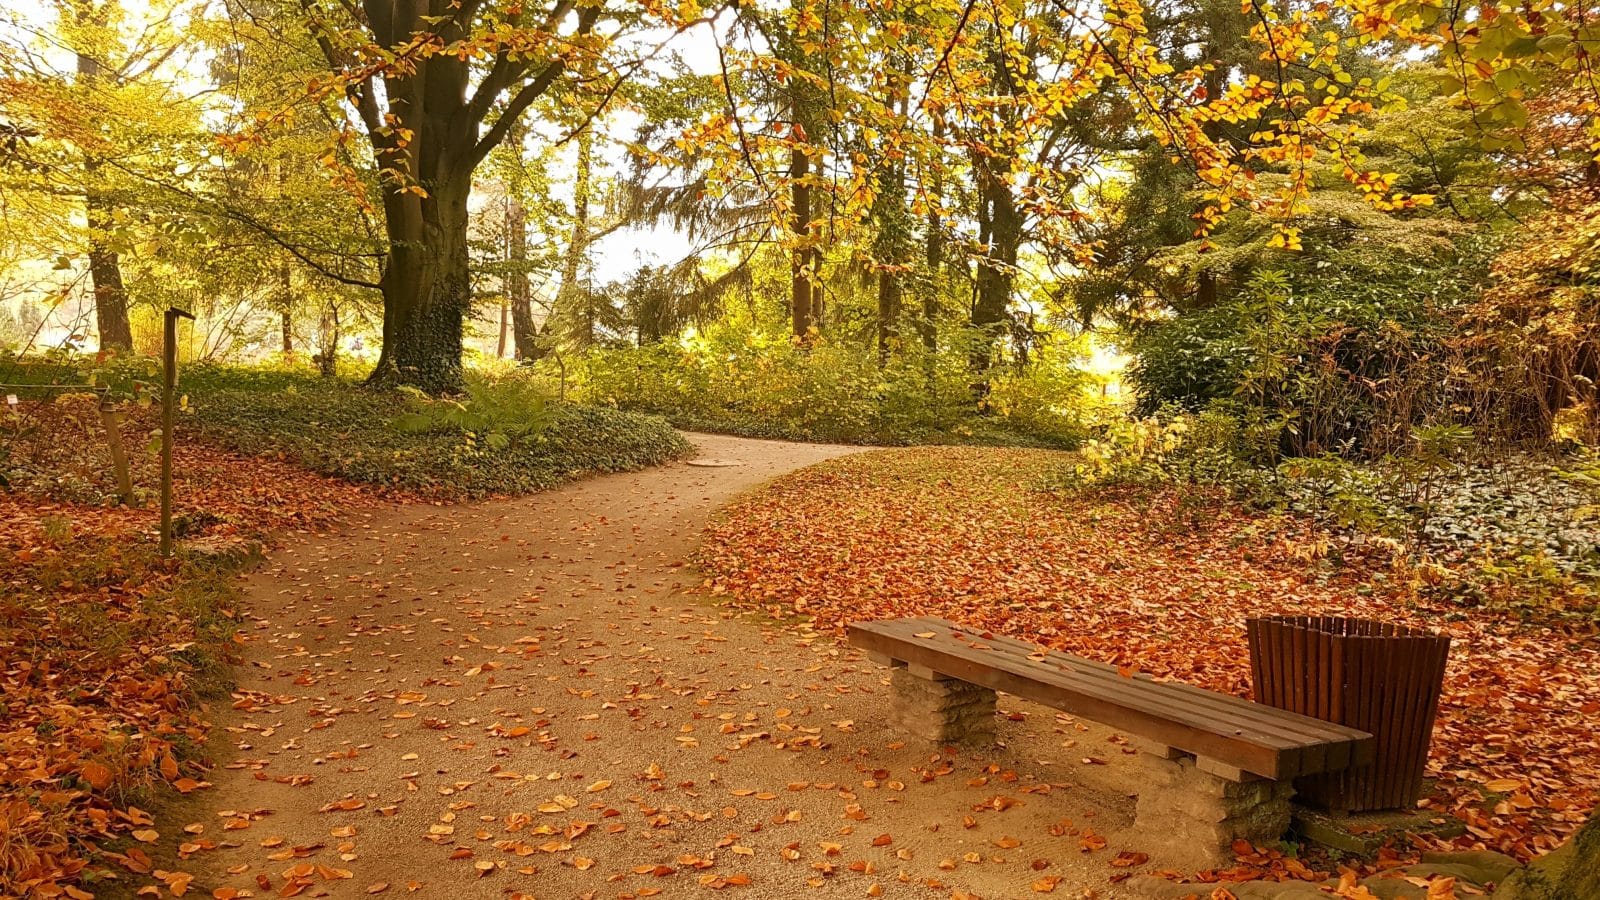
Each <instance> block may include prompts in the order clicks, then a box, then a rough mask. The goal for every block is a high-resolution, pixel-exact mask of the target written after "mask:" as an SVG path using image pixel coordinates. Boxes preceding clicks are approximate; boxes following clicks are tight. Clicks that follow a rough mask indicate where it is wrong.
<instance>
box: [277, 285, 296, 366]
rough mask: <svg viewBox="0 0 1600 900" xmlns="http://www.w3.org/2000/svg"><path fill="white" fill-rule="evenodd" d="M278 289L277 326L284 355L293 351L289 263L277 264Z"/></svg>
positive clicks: (292, 286) (292, 300)
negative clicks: (280, 294) (279, 292)
mask: <svg viewBox="0 0 1600 900" xmlns="http://www.w3.org/2000/svg"><path fill="white" fill-rule="evenodd" d="M278 289H279V290H280V291H281V292H282V294H283V296H282V297H280V298H279V300H278V302H279V303H280V304H281V305H280V306H279V307H278V328H279V331H280V332H281V336H282V338H283V355H284V356H285V357H287V356H289V355H290V354H292V353H294V318H293V317H292V316H291V315H290V310H292V309H293V303H294V285H293V282H292V277H291V273H290V271H289V264H288V263H287V262H282V263H279V264H278Z"/></svg>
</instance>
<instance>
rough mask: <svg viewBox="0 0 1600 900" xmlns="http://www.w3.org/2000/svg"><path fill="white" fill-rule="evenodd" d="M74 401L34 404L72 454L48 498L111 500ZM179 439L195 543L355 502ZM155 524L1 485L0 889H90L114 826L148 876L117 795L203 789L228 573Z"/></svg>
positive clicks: (123, 799)
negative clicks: (197, 678) (173, 556)
mask: <svg viewBox="0 0 1600 900" xmlns="http://www.w3.org/2000/svg"><path fill="white" fill-rule="evenodd" d="M74 402H75V401H73V400H70V399H69V400H68V401H66V402H63V403H61V404H52V405H51V406H50V407H48V408H45V407H40V408H38V409H34V410H31V411H30V413H31V415H32V416H33V419H32V420H31V421H30V422H29V423H28V424H29V425H30V426H31V427H36V428H37V429H38V431H37V434H39V435H42V436H43V438H41V440H45V439H47V440H48V442H49V456H41V457H40V458H41V459H45V460H47V461H48V460H49V459H66V458H70V459H74V460H77V461H79V462H80V463H81V465H80V466H78V470H79V471H77V472H73V473H72V477H73V478H74V479H75V481H76V482H78V484H77V488H76V489H75V490H73V491H71V492H52V493H53V494H54V495H55V496H56V497H60V496H61V495H62V494H70V495H71V496H72V497H73V498H75V499H77V498H82V497H84V496H86V495H87V496H93V495H94V492H95V490H96V489H99V490H101V491H102V493H105V494H109V493H111V491H110V490H109V488H108V486H107V485H104V484H100V483H98V482H96V483H93V484H87V485H86V484H85V483H84V476H83V475H82V474H80V473H81V472H88V473H90V477H96V476H99V475H102V474H103V476H104V479H105V480H107V481H109V480H110V476H109V474H108V473H107V472H106V470H107V468H108V467H106V466H104V465H102V464H101V460H100V458H101V456H102V454H103V453H104V448H103V442H102V438H101V437H100V435H98V434H95V433H94V432H93V430H92V429H89V428H85V427H83V424H82V423H84V422H86V421H95V420H94V419H91V418H90V417H88V416H83V415H80V414H81V413H82V412H83V410H76V409H75V408H74V406H73V404H74ZM81 402H84V403H92V402H93V401H92V400H91V399H89V398H83V400H82V401H81ZM150 424H151V418H150V416H148V415H145V416H142V417H140V418H138V419H137V420H136V421H134V422H133V423H130V424H128V425H127V426H126V427H125V429H124V436H125V442H126V444H127V446H128V448H129V452H130V455H131V456H132V457H133V462H134V468H135V483H136V485H137V486H138V487H139V488H141V489H143V490H144V491H147V492H149V494H150V495H151V496H153V494H154V486H155V485H156V484H157V472H156V461H155V459H154V458H153V457H151V456H150V455H149V454H148V453H147V452H145V449H144V448H145V447H146V445H147V443H148V437H149V431H150ZM179 447H180V449H179V452H178V453H177V455H176V460H177V465H176V469H177V478H176V491H177V496H178V498H179V501H178V504H177V505H178V510H179V512H180V513H181V514H183V515H184V516H185V517H186V518H187V519H189V520H190V521H191V522H192V523H194V525H193V527H194V528H196V529H197V530H198V531H199V536H201V537H206V538H218V539H223V540H226V539H228V538H234V537H238V538H245V537H252V538H253V537H258V536H262V535H265V534H267V533H269V532H272V531H277V530H281V529H307V528H316V527H319V526H322V525H324V524H326V523H328V522H329V521H330V520H331V519H332V518H333V517H334V516H335V515H336V514H338V513H340V512H342V511H345V510H348V509H350V508H351V507H353V506H355V505H357V504H361V503H363V502H365V496H366V495H365V494H364V493H363V492H362V491H361V490H359V489H357V488H353V487H350V486H347V485H342V484H339V483H337V482H332V481H329V480H327V479H323V478H318V477H315V476H311V475H308V474H306V473H305V472H303V471H301V470H298V469H295V468H294V467H292V466H289V465H286V464H282V463H276V462H272V461H266V460H260V459H247V458H243V457H239V456H235V455H231V454H227V453H223V452H220V451H217V450H214V449H211V448H208V447H205V446H201V445H196V444H192V443H185V442H182V441H181V438H180V445H179ZM42 471H46V472H48V471H52V470H51V469H48V468H47V469H44V470H42ZM61 471H65V470H64V469H63V470H61ZM156 522H157V510H156V508H155V503H154V502H153V501H152V502H149V503H146V504H145V506H144V507H143V508H127V507H120V506H107V505H93V504H87V503H82V502H72V501H71V500H64V499H46V498H44V497H41V496H40V495H37V494H28V493H23V492H21V491H0V647H4V648H5V654H4V657H3V658H0V896H18V895H21V896H30V895H31V896H39V897H54V896H70V897H75V898H84V897H90V896H92V895H93V892H92V889H91V890H86V889H85V887H90V888H92V878H89V876H91V875H92V874H93V872H92V869H93V868H94V867H95V864H94V863H93V862H92V860H91V859H90V853H91V850H90V847H91V846H92V845H93V844H94V843H98V842H100V841H103V840H106V839H109V838H114V837H128V838H131V839H132V840H133V841H135V842H136V843H135V845H134V846H135V849H132V850H129V851H128V852H126V853H125V854H118V855H116V856H114V857H113V858H114V859H116V860H118V861H120V862H121V864H122V866H123V867H124V868H128V869H131V870H133V871H135V872H139V871H141V870H143V872H148V871H150V859H149V857H148V856H147V855H145V854H144V853H142V852H141V851H139V850H138V849H136V847H137V842H143V841H146V839H147V838H148V839H149V840H154V836H155V831H154V830H153V829H152V825H153V824H154V823H153V821H152V819H151V817H150V815H149V814H148V813H146V812H144V811H142V810H140V809H138V808H136V807H134V806H132V805H130V804H128V803H127V797H128V790H129V789H130V788H133V787H137V786H140V785H143V784H149V783H151V782H155V781H158V780H159V781H164V782H166V783H168V784H170V785H172V786H173V787H174V788H175V789H176V790H178V791H179V792H182V793H188V792H190V791H193V790H197V789H201V788H204V787H206V784H205V782H204V780H203V772H202V771H201V770H200V769H198V768H197V767H195V766H194V765H193V764H192V763H190V762H189V761H188V760H186V759H185V753H184V748H186V747H190V746H194V745H199V744H201V743H203V742H204V741H205V737H206V731H205V723H204V722H203V721H202V720H201V716H200V710H199V706H198V704H197V702H196V699H195V696H194V691H193V689H194V684H193V681H194V673H195V670H196V669H197V667H199V666H201V665H203V664H205V662H206V661H207V660H209V661H211V662H215V661H216V657H217V656H218V655H219V654H220V653H221V652H222V651H223V649H224V647H225V643H224V642H225V641H226V633H227V628H226V619H227V618H228V617H229V615H230V611H229V610H228V609H227V608H226V607H225V606H223V607H222V608H217V606H216V604H217V603H218V601H219V600H220V601H223V602H224V603H225V601H226V600H227V599H228V597H229V590H230V589H229V587H228V584H229V581H230V580H231V572H230V571H229V570H228V569H227V567H226V566H221V567H218V566H215V565H213V566H205V565H183V564H180V563H178V562H174V561H163V560H161V559H159V558H158V556H157V555H156V553H155V545H154V533H155V530H156ZM208 592H209V593H208ZM208 617H209V619H210V621H207V619H208ZM208 642H209V644H208ZM164 875H166V876H169V879H168V883H169V884H176V883H178V882H182V883H184V884H186V883H187V882H186V879H187V878H188V877H189V876H186V875H184V874H183V873H164ZM173 891H174V892H175V893H176V892H177V891H178V888H177V887H175V886H174V887H173Z"/></svg>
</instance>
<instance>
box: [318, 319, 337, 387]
mask: <svg viewBox="0 0 1600 900" xmlns="http://www.w3.org/2000/svg"><path fill="white" fill-rule="evenodd" d="M338 371H339V307H337V306H335V305H334V304H332V303H325V304H323V307H322V315H321V316H319V317H318V320H317V372H318V373H319V374H321V375H322V377H323V378H332V377H333V376H334V375H335V374H337V373H338Z"/></svg>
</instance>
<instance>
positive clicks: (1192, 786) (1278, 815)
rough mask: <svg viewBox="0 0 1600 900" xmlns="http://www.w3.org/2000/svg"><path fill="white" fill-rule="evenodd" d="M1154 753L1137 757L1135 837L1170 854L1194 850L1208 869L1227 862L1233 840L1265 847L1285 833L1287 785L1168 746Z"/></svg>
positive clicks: (1291, 790)
mask: <svg viewBox="0 0 1600 900" xmlns="http://www.w3.org/2000/svg"><path fill="white" fill-rule="evenodd" d="M1142 749H1143V748H1142ZM1156 750H1157V751H1158V752H1146V753H1141V754H1140V757H1141V762H1142V766H1141V768H1140V775H1141V776H1142V781H1143V783H1142V784H1141V785H1140V788H1139V792H1138V805H1137V806H1136V808H1135V811H1134V820H1133V825H1134V830H1135V831H1136V832H1138V833H1139V834H1140V835H1141V836H1144V837H1146V838H1148V839H1149V840H1151V841H1152V842H1153V843H1158V844H1162V845H1165V846H1167V847H1171V848H1173V849H1174V850H1181V849H1185V848H1187V849H1188V850H1189V852H1190V853H1194V852H1195V851H1199V854H1198V859H1197V861H1198V862H1200V863H1201V864H1202V865H1207V866H1209V865H1221V864H1226V863H1228V862H1231V861H1232V859H1233V856H1234V853H1233V849H1232V847H1233V842H1234V841H1236V840H1241V839H1242V840H1246V841H1249V842H1250V843H1251V844H1254V845H1257V846H1261V845H1270V844H1272V843H1275V842H1277V841H1278V840H1280V839H1281V838H1282V837H1283V834H1284V832H1286V831H1288V830H1289V814H1290V809H1289V798H1290V797H1292V796H1294V783H1293V782H1291V781H1272V780H1269V779H1265V778H1260V777H1258V776H1255V775H1252V774H1250V773H1248V772H1241V771H1240V770H1238V769H1236V768H1232V767H1230V766H1226V765H1222V764H1219V763H1217V762H1216V761H1214V760H1208V759H1205V758H1200V759H1196V758H1194V757H1192V756H1188V755H1185V754H1182V753H1175V752H1172V751H1171V750H1170V748H1156Z"/></svg>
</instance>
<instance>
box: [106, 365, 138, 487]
mask: <svg viewBox="0 0 1600 900" xmlns="http://www.w3.org/2000/svg"><path fill="white" fill-rule="evenodd" d="M100 421H101V423H102V424H103V425H105V429H106V446H107V447H109V448H110V450H111V467H112V469H113V470H114V471H115V472H116V473H117V495H118V496H119V497H121V498H122V504H123V505H124V506H132V505H133V500H134V497H133V475H132V474H131V473H130V472H129V471H128V453H127V451H126V450H124V449H123V446H122V416H121V415H119V414H118V413H117V407H116V405H115V404H113V403H112V402H111V391H109V390H102V391H101V392H100Z"/></svg>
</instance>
